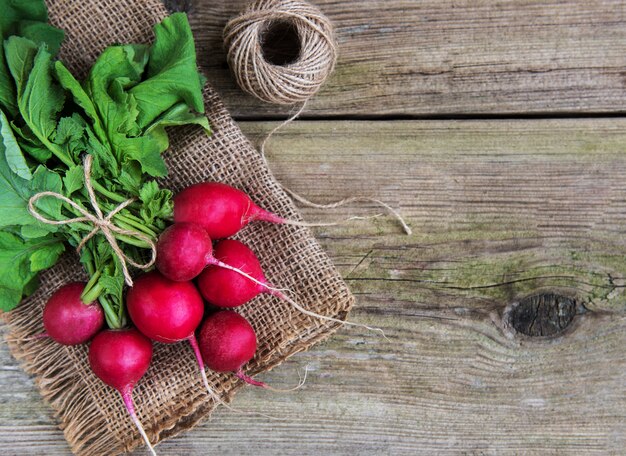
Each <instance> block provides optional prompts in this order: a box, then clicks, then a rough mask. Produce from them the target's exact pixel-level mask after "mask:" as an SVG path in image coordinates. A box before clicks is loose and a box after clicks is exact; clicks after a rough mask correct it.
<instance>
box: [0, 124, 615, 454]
mask: <svg viewBox="0 0 626 456" xmlns="http://www.w3.org/2000/svg"><path fill="white" fill-rule="evenodd" d="M273 125H275V124H274V123H260V124H259V123H243V125H242V127H243V129H244V131H246V132H248V133H249V134H250V135H252V136H256V137H259V136H262V135H263V133H264V132H267V131H268V130H269V129H270V128H271V127H272V126H273ZM625 144H626V120H623V119H604V120H603V119H596V120H549V121H528V120H525V121H462V122H435V121H407V122H320V121H316V122H296V123H295V124H292V125H290V126H288V127H287V128H285V129H284V130H282V131H281V132H279V133H278V134H277V135H276V136H275V137H274V138H273V139H272V140H271V142H270V143H269V144H268V157H269V160H270V163H271V165H272V168H273V169H274V172H275V175H276V177H277V178H278V179H279V180H280V181H281V182H283V183H284V184H285V185H287V186H288V187H290V188H292V189H294V190H296V191H298V192H300V193H301V194H303V195H306V196H308V197H310V198H312V199H314V200H322V201H330V200H332V199H335V198H337V197H344V196H349V195H354V194H362V195H369V196H379V197H380V198H382V199H383V200H385V201H388V202H389V203H391V204H393V205H394V206H396V207H399V208H400V209H401V210H402V212H403V213H404V214H405V215H406V216H407V217H408V219H409V221H410V223H411V224H412V226H413V229H414V231H415V234H414V235H413V236H412V237H406V236H404V235H402V234H400V230H399V229H398V227H397V226H396V225H395V224H394V223H393V222H392V221H391V220H389V219H388V218H380V219H376V220H374V221H369V222H359V223H353V224H348V225H341V226H337V227H327V228H318V229H316V234H317V236H318V238H319V239H320V240H321V242H322V243H323V244H324V246H325V248H326V250H327V251H328V252H329V253H330V254H331V256H332V257H333V259H334V260H335V262H336V264H337V265H338V267H339V268H340V270H341V272H342V273H343V275H344V276H345V277H346V279H347V280H348V283H349V284H350V285H351V287H352V289H353V291H354V292H355V293H356V294H357V295H358V304H357V306H356V308H355V311H354V312H353V314H352V315H351V318H352V320H354V321H359V322H363V323H366V324H372V325H378V326H381V327H383V328H384V329H385V331H386V334H387V337H388V338H389V341H386V340H384V339H382V338H380V337H378V336H376V335H375V334H368V333H363V332H362V331H359V330H355V329H345V330H342V331H340V332H339V333H338V334H337V335H336V336H335V337H333V338H331V340H330V341H328V342H327V343H325V344H323V345H319V346H316V347H315V349H314V350H312V351H310V352H308V353H303V354H300V355H298V356H296V357H295V358H294V359H292V360H290V362H289V363H287V364H286V365H284V366H281V367H280V368H278V369H276V370H275V371H274V372H272V373H269V374H266V375H264V376H263V379H264V380H267V381H269V382H272V383H273V384H275V385H277V386H288V385H291V384H294V383H295V382H296V380H297V375H296V369H297V368H298V367H299V368H302V367H303V366H304V365H306V364H309V365H310V366H311V372H310V378H309V382H308V384H307V385H306V386H305V387H304V388H303V389H302V390H301V391H299V392H296V393H291V394H272V393H269V392H266V391H261V390H258V389H252V388H248V389H246V391H245V392H243V393H242V394H240V395H238V396H237V399H236V402H235V405H236V406H237V407H239V408H241V409H245V410H251V411H261V412H264V413H268V414H270V415H274V416H279V417H284V418H285V420H284V421H268V420H267V419H265V418H261V417H256V416H242V415H237V414H233V413H229V412H227V411H223V410H221V411H219V412H218V413H217V414H216V416H215V417H214V419H213V420H212V421H211V422H207V423H205V424H203V425H202V426H200V427H199V428H197V429H195V430H193V431H191V432H189V433H187V434H185V435H183V436H180V437H178V438H176V439H174V440H172V441H170V442H166V443H164V444H162V445H160V446H159V447H158V451H159V454H160V455H162V456H163V455H180V454H190V455H200V454H207V453H211V452H214V453H219V454H223V455H268V456H269V455H276V454H280V455H294V456H295V455H301V454H333V455H346V454H354V453H359V454H363V455H367V456H370V455H371V456H374V455H376V456H378V455H381V454H389V455H415V454H424V455H430V454H471V455H478V454H484V455H518V454H530V455H556V454H559V455H579V454H591V455H606V454H620V453H622V452H623V448H624V447H625V446H626V381H625V377H624V373H625V372H626V359H625V358H624V356H623V347H624V346H626V315H625V313H624V310H625V309H626V305H625V304H626V300H625V299H624V279H625V278H626V261H625V260H624V255H625V254H626V240H625V239H624V232H625V231H626V228H624V227H625V226H626V224H625V218H626V197H625V196H624V195H626V188H625V187H626V153H625V152H626V151H625V150H624V149H625V147H626V146H625ZM366 211H369V212H370V213H373V212H376V211H377V209H375V208H373V207H367V206H361V207H353V208H348V209H346V210H345V211H342V210H334V211H332V212H331V213H327V212H324V211H320V210H314V209H303V213H304V215H305V217H306V219H308V220H323V221H328V220H329V219H331V218H341V217H342V216H343V215H344V214H345V213H348V214H349V215H358V214H363V213H364V212H366ZM538 290H550V291H559V292H560V293H562V294H565V295H568V296H571V297H573V298H575V299H576V300H577V302H578V303H579V304H581V309H580V312H579V313H580V314H579V315H578V316H576V317H575V319H574V322H573V323H572V325H570V326H569V327H568V328H567V329H566V330H565V332H564V333H563V334H562V335H560V336H558V337H553V338H550V339H531V338H528V337H521V336H519V335H515V334H513V333H512V332H511V330H510V328H508V327H506V326H505V325H503V322H502V319H503V318H504V315H505V309H506V308H507V305H508V304H510V303H511V302H513V301H515V300H517V299H519V298H521V297H524V296H526V295H528V294H532V293H534V292H535V291H538ZM583 304H584V306H583ZM0 404H1V406H0V454H8V455H13V454H14V455H18V454H19V455H39V454H42V453H44V452H45V454H47V455H53V456H54V455H66V454H69V453H68V450H67V447H66V446H65V443H64V441H63V438H62V434H61V432H60V431H58V430H56V429H55V427H54V421H53V419H52V417H51V416H50V414H49V411H48V409H47V407H46V406H45V404H43V403H42V402H41V399H40V398H39V396H38V395H37V393H36V392H35V390H34V389H33V386H32V382H31V380H30V379H29V378H28V376H26V375H25V374H24V373H23V372H21V371H20V370H19V368H18V366H17V365H16V363H15V361H13V360H12V359H11V358H10V357H9V355H8V353H7V349H6V346H5V345H4V344H2V345H0ZM137 454H144V453H142V452H137Z"/></svg>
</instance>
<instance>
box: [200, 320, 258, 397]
mask: <svg viewBox="0 0 626 456" xmlns="http://www.w3.org/2000/svg"><path fill="white" fill-rule="evenodd" d="M198 339H199V345H200V352H201V353H202V358H203V359H204V361H205V362H206V365H207V366H208V367H209V368H210V369H211V370H214V371H215V372H234V373H235V375H236V376H237V377H239V378H240V379H241V380H243V381H245V382H246V383H249V384H251V385H255V386H261V387H263V388H268V385H267V384H265V383H263V382H258V381H256V380H254V379H252V378H250V377H248V376H247V375H246V374H244V372H243V365H244V364H246V363H247V362H248V361H250V360H251V359H252V358H253V357H254V353H255V352H256V333H255V332H254V328H252V326H251V325H250V323H248V320H246V319H245V318H244V317H242V316H241V315H239V314H238V313H236V312H233V311H230V310H223V311H221V312H217V313H214V314H213V315H211V316H209V317H208V318H207V319H206V320H205V321H204V323H203V324H202V327H201V328H200V332H199V335H198Z"/></svg>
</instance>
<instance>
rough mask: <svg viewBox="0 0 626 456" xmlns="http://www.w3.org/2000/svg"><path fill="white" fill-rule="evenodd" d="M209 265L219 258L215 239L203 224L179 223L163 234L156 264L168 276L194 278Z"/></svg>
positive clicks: (182, 279) (176, 278) (185, 278)
mask: <svg viewBox="0 0 626 456" xmlns="http://www.w3.org/2000/svg"><path fill="white" fill-rule="evenodd" d="M209 264H217V260H216V259H215V258H213V245H212V243H211V238H210V237H209V235H208V234H207V232H206V231H205V230H204V228H202V227H201V226H200V225H197V224H195V223H187V222H181V223H175V224H173V225H171V226H169V227H167V228H166V229H165V230H164V231H163V232H162V233H161V235H160V236H159V241H158V242H157V259H156V267H157V269H158V270H159V272H160V273H161V274H163V275H164V276H165V277H167V278H168V279H170V280H175V281H177V282H178V281H187V280H191V279H194V278H195V277H197V276H198V275H199V274H200V273H201V272H202V270H203V269H204V268H205V267H206V266H207V265H209Z"/></svg>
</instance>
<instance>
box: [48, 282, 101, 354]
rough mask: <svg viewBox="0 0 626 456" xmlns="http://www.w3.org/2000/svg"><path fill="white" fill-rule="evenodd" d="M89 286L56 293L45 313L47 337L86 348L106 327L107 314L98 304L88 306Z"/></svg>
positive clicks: (67, 286)
mask: <svg viewBox="0 0 626 456" xmlns="http://www.w3.org/2000/svg"><path fill="white" fill-rule="evenodd" d="M84 289H85V283H82V282H73V283H68V284H65V285H63V286H62V287H61V288H59V289H58V290H57V291H55V292H54V293H53V294H52V296H50V299H48V302H47V303H46V305H45V307H44V309H43V325H44V328H45V329H46V332H45V333H44V334H41V335H40V336H38V337H45V336H49V337H50V338H52V339H53V340H55V341H56V342H58V343H60V344H63V345H77V344H83V343H85V342H87V341H88V340H89V339H91V338H92V337H93V336H95V335H96V333H97V332H98V331H100V329H101V328H102V325H104V311H103V310H102V307H101V306H100V304H99V303H98V302H97V301H96V302H92V303H84V302H83V301H82V300H81V294H82V293H83V291H84Z"/></svg>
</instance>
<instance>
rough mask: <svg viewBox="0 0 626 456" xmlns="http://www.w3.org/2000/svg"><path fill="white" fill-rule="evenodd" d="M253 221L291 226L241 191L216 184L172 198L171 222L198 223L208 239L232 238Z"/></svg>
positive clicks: (200, 185) (190, 188)
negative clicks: (172, 211)
mask: <svg viewBox="0 0 626 456" xmlns="http://www.w3.org/2000/svg"><path fill="white" fill-rule="evenodd" d="M253 220H263V221H266V222H270V223H291V221H290V220H287V219H284V218H282V217H280V216H278V215H276V214H273V213H271V212H268V211H266V210H265V209H261V208H260V207H258V206H257V205H256V204H254V203H253V202H252V200H251V199H250V197H249V196H248V195H246V194H245V193H244V192H242V191H241V190H238V189H236V188H234V187H231V186H230V185H226V184H222V183H220V182H203V183H200V184H195V185H192V186H190V187H187V188H186V189H184V190H182V191H181V192H179V193H178V194H176V196H174V221H175V222H176V223H179V222H193V223H198V224H199V225H201V226H202V227H203V228H204V229H205V230H206V232H207V234H208V235H209V237H210V238H211V239H222V238H226V237H229V236H232V235H233V234H235V233H237V232H238V231H239V230H240V229H242V228H243V227H244V226H246V225H247V224H248V223H250V222H251V221H253ZM295 223H299V222H295Z"/></svg>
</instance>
